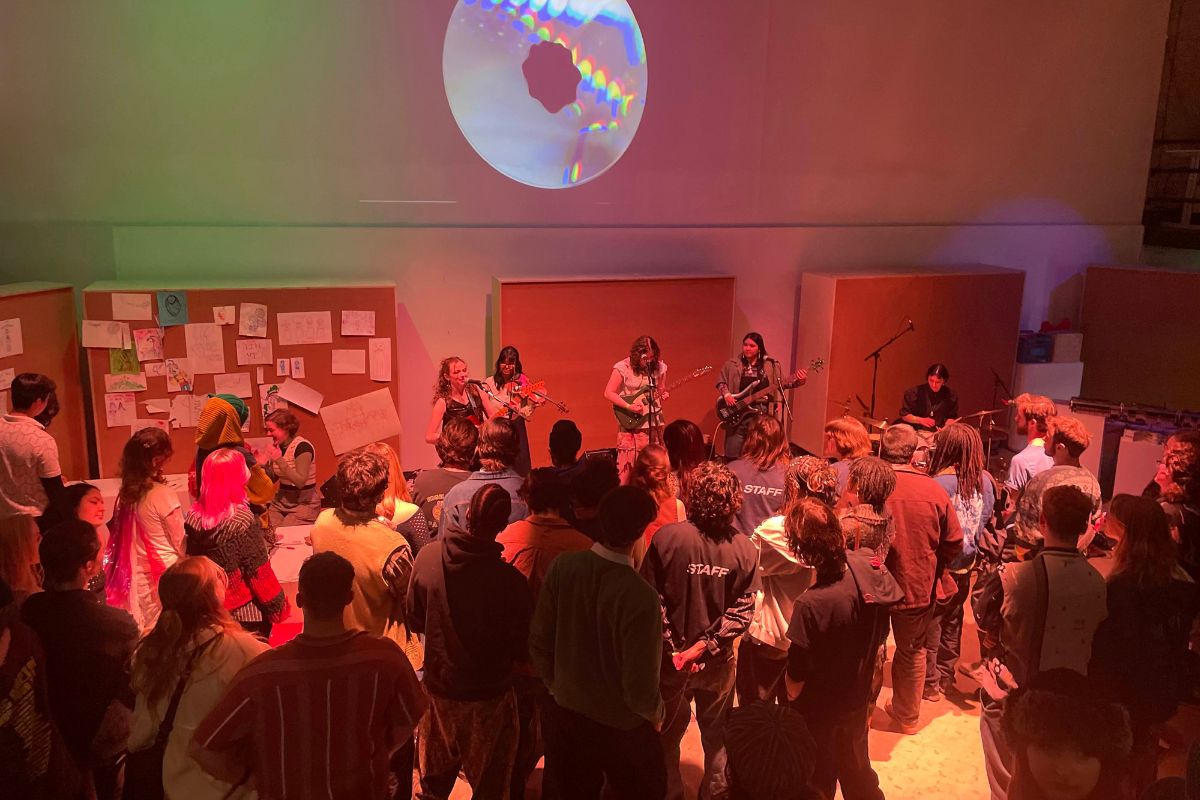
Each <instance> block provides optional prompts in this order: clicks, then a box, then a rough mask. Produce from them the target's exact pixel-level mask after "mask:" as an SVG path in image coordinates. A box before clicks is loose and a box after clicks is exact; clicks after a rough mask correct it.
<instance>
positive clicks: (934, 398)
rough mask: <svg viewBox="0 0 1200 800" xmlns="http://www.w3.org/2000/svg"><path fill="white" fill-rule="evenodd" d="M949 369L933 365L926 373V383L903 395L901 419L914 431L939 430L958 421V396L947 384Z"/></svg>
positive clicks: (940, 365) (941, 365) (943, 365)
mask: <svg viewBox="0 0 1200 800" xmlns="http://www.w3.org/2000/svg"><path fill="white" fill-rule="evenodd" d="M949 380H950V369H949V368H948V367H947V366H946V365H945V364H931V365H930V366H929V369H927V370H925V382H924V383H922V384H919V385H917V386H914V387H912V388H911V389H909V390H908V391H906V392H905V393H904V403H903V405H901V406H900V419H901V421H903V422H907V423H908V424H909V425H911V426H912V427H913V428H914V429H915V430H919V431H936V430H939V429H941V428H944V427H946V426H947V425H949V424H950V423H951V422H955V421H957V419H958V395H957V394H955V392H954V390H953V389H951V388H950V387H949V386H947V385H946V384H947V383H948V382H949Z"/></svg>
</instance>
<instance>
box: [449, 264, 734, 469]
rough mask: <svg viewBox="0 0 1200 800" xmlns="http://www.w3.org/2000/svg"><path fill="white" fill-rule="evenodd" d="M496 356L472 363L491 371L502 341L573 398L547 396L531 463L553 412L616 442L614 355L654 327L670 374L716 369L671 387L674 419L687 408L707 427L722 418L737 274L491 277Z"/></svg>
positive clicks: (550, 389) (589, 434)
mask: <svg viewBox="0 0 1200 800" xmlns="http://www.w3.org/2000/svg"><path fill="white" fill-rule="evenodd" d="M492 302H493V314H492V320H493V334H492V341H493V348H492V350H493V352H492V353H491V354H490V355H491V359H492V363H491V364H487V365H485V366H484V367H483V368H474V369H473V372H472V374H473V376H475V377H480V378H482V377H485V376H486V375H487V374H488V373H489V372H490V369H491V367H492V366H493V364H494V363H495V357H496V353H497V352H498V351H499V349H500V348H501V347H503V346H504V345H510V344H511V345H513V346H515V347H516V348H517V349H518V350H519V351H520V353H521V361H522V364H523V366H524V368H525V372H526V374H528V375H529V377H530V378H531V379H533V380H535V381H537V380H544V381H545V382H546V391H547V393H549V394H550V395H551V396H552V397H554V398H555V399H556V400H561V401H562V402H564V403H566V404H567V405H568V406H569V408H570V413H569V414H566V415H562V414H560V413H559V412H558V411H556V410H555V409H554V408H553V407H551V406H549V405H547V406H546V407H544V408H543V409H541V410H539V411H538V412H537V413H536V414H534V416H533V418H532V419H531V420H530V422H529V441H530V451H531V454H532V457H533V464H534V466H541V465H546V464H549V460H550V459H549V454H548V452H547V442H548V439H549V435H550V428H551V427H552V426H553V425H554V423H555V421H557V420H558V419H560V418H562V417H563V416H567V417H569V418H571V419H573V420H574V421H575V423H576V424H577V425H578V426H579V429H580V431H582V433H583V446H584V448H585V449H596V448H601V447H613V446H614V445H615V443H616V421H615V420H614V419H613V414H612V406H611V405H610V404H609V403H608V401H606V400H605V399H604V397H603V393H604V386H605V383H606V382H607V381H608V378H609V376H610V375H611V374H612V368H613V364H615V363H616V362H618V361H620V360H621V359H622V358H625V357H627V356H628V355H629V347H630V344H631V343H632V342H633V340H634V339H635V338H636V337H638V336H640V335H643V334H649V335H650V336H653V337H654V338H655V340H657V341H658V343H659V346H660V347H661V348H662V353H663V361H665V362H666V363H667V365H668V368H669V371H668V373H667V383H668V384H670V383H672V382H674V381H676V380H678V379H680V378H682V377H684V376H685V375H686V374H688V373H689V372H691V371H692V370H694V369H696V368H698V367H701V366H705V365H711V366H712V367H713V370H712V372H710V373H708V374H707V375H704V376H702V377H700V378H697V379H696V380H694V381H691V382H690V383H688V384H686V385H684V386H682V387H680V388H679V389H678V390H676V391H675V392H673V393H672V395H671V398H670V400H669V401H668V402H667V403H666V404H664V413H665V416H666V419H667V421H668V422H669V421H671V420H673V419H680V418H686V419H691V420H693V421H695V422H697V423H699V424H700V426H701V427H702V428H703V429H704V431H705V433H711V432H712V430H713V429H714V428H715V427H716V414H715V413H714V411H713V408H714V403H715V401H716V392H715V390H714V389H713V387H714V385H715V384H716V382H717V374H718V373H719V372H720V369H721V365H722V364H723V363H724V362H725V360H726V359H727V358H729V356H730V353H729V342H730V340H731V338H732V336H733V333H732V331H733V303H734V279H733V278H732V277H725V276H721V277H712V278H645V279H611V280H576V281H541V280H509V279H496V280H495V281H494V282H493V291H492Z"/></svg>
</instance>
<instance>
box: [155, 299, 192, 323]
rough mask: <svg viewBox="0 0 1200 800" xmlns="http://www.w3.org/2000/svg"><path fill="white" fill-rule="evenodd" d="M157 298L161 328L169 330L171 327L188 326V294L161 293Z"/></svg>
mask: <svg viewBox="0 0 1200 800" xmlns="http://www.w3.org/2000/svg"><path fill="white" fill-rule="evenodd" d="M157 297H158V324H159V326H160V327H163V328H167V327H170V326H171V325H187V322H188V300H187V292H159V293H158V295H157Z"/></svg>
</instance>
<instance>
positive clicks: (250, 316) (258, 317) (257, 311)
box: [238, 303, 267, 339]
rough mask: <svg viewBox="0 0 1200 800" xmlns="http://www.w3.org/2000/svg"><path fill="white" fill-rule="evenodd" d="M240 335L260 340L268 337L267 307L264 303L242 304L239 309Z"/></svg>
mask: <svg viewBox="0 0 1200 800" xmlns="http://www.w3.org/2000/svg"><path fill="white" fill-rule="evenodd" d="M238 313H239V316H238V319H239V320H240V322H238V335H240V336H255V337H258V338H259V339H261V338H263V337H264V336H266V335H267V307H266V306H264V305H263V304H262V303H242V304H241V306H240V307H239V308H238Z"/></svg>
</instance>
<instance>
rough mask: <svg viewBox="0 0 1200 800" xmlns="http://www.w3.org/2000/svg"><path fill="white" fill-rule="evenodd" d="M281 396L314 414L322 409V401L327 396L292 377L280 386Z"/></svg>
mask: <svg viewBox="0 0 1200 800" xmlns="http://www.w3.org/2000/svg"><path fill="white" fill-rule="evenodd" d="M279 396H280V397H282V398H283V399H284V400H287V401H288V402H289V403H295V404H296V405H298V406H300V407H301V408H303V409H304V410H305V411H311V412H312V413H314V414H316V413H317V412H319V411H320V410H321V403H322V402H324V400H325V396H324V395H323V394H321V393H320V392H318V391H317V390H316V389H314V388H312V387H311V386H307V385H305V384H303V383H300V382H299V381H296V380H292V379H291V378H288V379H287V380H285V381H284V382H283V385H281V386H280V387H279Z"/></svg>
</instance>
